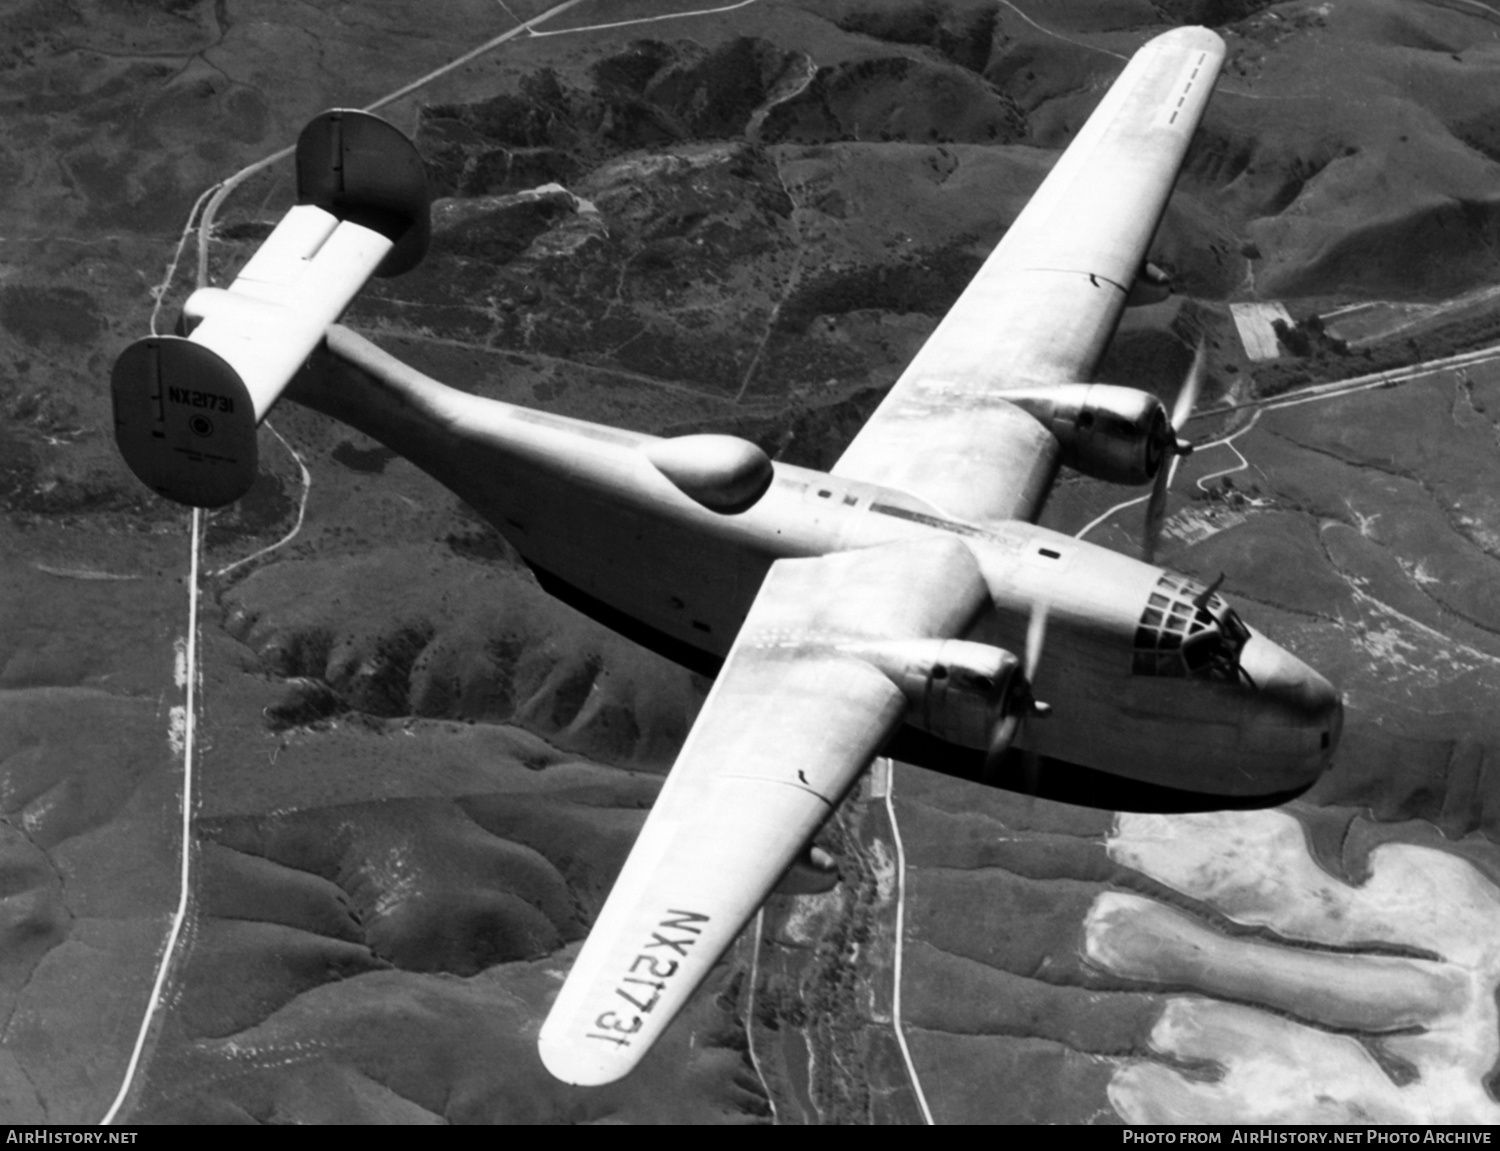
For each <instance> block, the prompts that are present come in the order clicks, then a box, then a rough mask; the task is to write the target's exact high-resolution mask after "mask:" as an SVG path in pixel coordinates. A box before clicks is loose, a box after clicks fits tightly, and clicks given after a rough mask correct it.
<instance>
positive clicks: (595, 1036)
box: [538, 538, 988, 1085]
mask: <svg viewBox="0 0 1500 1151" xmlns="http://www.w3.org/2000/svg"><path fill="white" fill-rule="evenodd" d="M987 596H988V593H987V591H986V588H985V584H984V581H983V579H982V578H981V576H980V573H979V569H978V565H977V564H976V562H975V560H974V557H973V555H972V553H970V552H969V550H968V549H967V548H966V547H964V546H963V544H962V543H960V542H957V541H956V540H953V539H951V538H948V539H942V538H939V539H935V540H923V541H919V542H916V543H909V544H893V545H888V546H884V547H877V548H871V549H867V550H862V551H855V552H842V553H836V554H833V555H828V556H823V557H819V558H815V559H792V560H780V561H778V562H777V563H776V564H775V565H773V567H772V568H771V572H770V574H769V575H768V576H767V578H766V582H765V584H764V586H763V587H762V589H761V592H760V595H759V597H758V598H757V599H756V601H755V604H754V606H753V607H752V609H751V611H750V614H749V617H748V618H747V619H746V621H745V625H744V627H743V628H742V629H741V631H740V635H739V639H738V640H737V641H736V643H735V645H734V647H733V649H732V650H731V651H730V654H729V658H728V660H727V661H726V662H725V665H724V669H723V671H722V672H720V674H719V677H718V680H717V681H716V682H715V684H714V688H713V691H712V692H711V693H710V694H709V697H708V700H707V701H706V702H705V703H704V705H703V711H702V712H701V713H700V715H699V716H698V720H697V723H696V724H695V726H694V727H693V731H692V733H691V734H690V735H689V737H688V740H687V742H686V744H685V745H684V746H683V749H682V753H681V754H680V755H679V756H678V758H677V762H676V765H675V766H674V767H673V768H672V772H671V775H670V776H669V777H668V779H667V782H666V783H665V785H664V786H663V787H662V791H661V795H660V797H659V798H658V800H657V802H656V804H655V806H654V807H653V808H652V811H651V815H650V817H649V818H648V819H647V820H646V824H645V827H644V828H643V829H642V831H641V834H640V838H639V839H638V840H637V841H636V844H635V847H634V849H633V850H632V851H631V854H630V857H629V859H628V860H627V861H626V863H625V867H624V869H623V870H622V871H621V873H620V877H619V879H618V880H617V881H616V882H615V886H614V888H613V890H612V891H611V892H610V894H609V898H608V899H607V900H606V902H605V905H604V908H603V910H602V911H601V912H600V914H599V918H598V920H597V921H596V922H595V924H594V927H593V930H592V931H591V932H590V934H589V937H588V940H587V941H586V942H585V944H584V946H583V950H582V951H581V952H580V954H579V956H578V960H577V962H576V963H575V964H574V966H573V970H572V972H571V973H570V974H569V976H568V979H567V982H566V983H565V984H564V985H563V988H562V991H561V992H560V993H559V995H558V997H557V1001H556V1003H555V1004H554V1005H553V1008H552V1011H551V1013H550V1014H549V1015H548V1017H547V1021H546V1022H545V1024H543V1026H542V1030H541V1035H540V1037H539V1041H538V1042H539V1047H540V1050H541V1055H542V1061H543V1062H544V1063H545V1064H546V1065H547V1069H548V1070H549V1071H551V1072H552V1074H553V1075H555V1076H557V1077H558V1078H559V1079H562V1080H565V1081H566V1082H569V1083H579V1084H587V1085H594V1084H601V1083H608V1082H611V1081H613V1080H615V1079H618V1078H620V1077H621V1076H623V1075H624V1074H626V1073H627V1072H628V1071H629V1070H630V1069H631V1068H632V1067H634V1066H635V1064H636V1063H637V1062H638V1061H639V1060H640V1059H641V1057H642V1056H643V1055H644V1054H645V1052H646V1051H647V1049H648V1048H649V1047H650V1046H651V1044H652V1042H653V1041H654V1040H655V1039H656V1037H657V1036H658V1035H660V1034H661V1032H662V1031H663V1030H664V1029H665V1028H666V1026H667V1024H668V1023H670V1022H671V1020H672V1018H673V1016H674V1015H676V1014H677V1012H678V1010H679V1009H680V1008H681V1007H682V1005H683V1004H684V1003H685V1002H686V1001H687V999H688V997H689V995H691V993H692V992H693V990H694V989H695V988H696V987H697V986H698V984H699V983H701V982H702V981H703V979H704V977H705V976H706V975H707V974H708V972H709V970H710V969H711V968H712V967H713V965H714V963H715V962H716V961H717V960H718V958H719V956H720V955H721V954H722V953H723V952H724V950H725V949H726V948H727V947H728V946H729V945H730V944H731V943H732V942H733V941H734V939H735V936H736V935H738V934H739V931H740V929H741V928H742V927H743V926H744V925H745V923H746V922H747V921H748V920H749V919H750V917H751V916H752V915H754V914H755V911H756V909H757V908H759V906H760V905H761V903H762V902H764V900H765V898H766V896H767V895H768V894H770V892H771V890H772V888H773V887H775V885H776V883H777V881H778V880H779V879H780V878H781V876H782V874H783V873H784V872H785V871H786V869H787V868H788V866H790V865H791V864H792V862H793V861H794V860H795V859H796V858H797V856H798V855H799V854H800V853H801V851H802V850H803V848H804V846H805V845H806V844H807V843H808V842H809V841H810V840H811V839H812V837H813V835H814V834H815V833H816V832H817V830H818V828H819V827H820V826H821V825H822V823H823V821H824V820H825V819H827V817H828V816H829V814H830V813H831V812H832V811H833V809H834V807H835V806H836V805H837V804H838V802H839V800H840V799H841V798H842V797H843V795H844V793H845V792H846V791H847V790H848V789H849V787H850V786H851V785H852V784H853V782H854V780H855V779H856V778H857V776H858V775H859V773H860V772H861V771H862V770H863V769H864V768H865V767H866V765H867V764H868V763H869V762H870V760H871V758H872V757H873V756H874V755H875V753H876V751H877V750H878V749H879V747H880V745H881V743H882V742H883V741H884V740H885V738H886V736H887V735H888V734H889V733H890V732H892V731H893V730H894V729H895V728H896V726H897V725H898V724H899V723H900V722H901V720H902V717H903V716H904V714H905V712H906V707H907V703H906V697H905V696H903V695H902V693H901V692H900V690H898V689H897V687H896V686H895V684H894V683H893V682H892V680H891V679H889V678H888V677H887V676H886V674H885V673H883V672H881V671H879V670H877V669H876V668H875V667H874V666H872V665H871V664H870V663H869V662H866V661H865V660H863V659H861V658H859V657H858V656H857V655H854V654H850V649H851V648H856V647H857V646H858V645H859V643H860V642H862V641H863V642H868V641H872V640H873V641H882V640H891V639H894V640H901V639H917V638H939V637H951V636H954V635H956V634H958V632H960V631H961V630H962V629H963V628H964V627H965V626H966V625H967V624H968V622H969V621H970V620H971V619H972V617H973V616H974V615H975V613H976V612H978V611H979V609H980V608H981V606H982V605H983V604H984V603H985V602H986V601H987Z"/></svg>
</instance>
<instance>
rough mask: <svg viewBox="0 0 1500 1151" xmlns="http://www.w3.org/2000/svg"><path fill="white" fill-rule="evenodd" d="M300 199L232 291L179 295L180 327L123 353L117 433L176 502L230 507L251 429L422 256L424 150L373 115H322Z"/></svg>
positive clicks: (114, 385) (248, 469)
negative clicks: (355, 310) (334, 335)
mask: <svg viewBox="0 0 1500 1151" xmlns="http://www.w3.org/2000/svg"><path fill="white" fill-rule="evenodd" d="M296 163H297V204H296V206H295V207H294V208H292V209H291V210H290V211H289V212H288V213H287V214H286V215H285V216H284V217H283V218H282V220H281V222H280V223H279V224H277V225H276V228H275V230H274V231H272V232H271V234H270V235H269V236H268V237H267V238H266V241H265V243H264V244H262V245H261V247H260V249H259V250H258V251H257V252H256V253H255V255H254V256H253V257H252V258H251V260H250V262H249V263H248V264H246V265H245V267H244V269H243V270H242V271H241V272H240V274H239V275H238V276H237V277H236V278H235V280H234V282H233V283H232V284H230V286H229V287H228V289H222V288H201V289H199V290H198V291H197V292H194V293H193V295H191V296H190V297H188V300H187V302H186V304H184V306H183V323H182V326H183V328H184V329H186V331H187V332H188V333H190V334H186V335H183V336H147V337H145V338H143V339H140V340H137V341H136V342H135V343H133V344H131V345H130V346H129V347H128V348H126V349H125V351H124V352H123V353H121V355H120V358H119V359H118V360H116V361H115V366H114V372H113V375H112V377H111V380H110V390H111V394H112V398H113V401H114V416H115V440H116V442H117V443H118V445H119V448H120V454H121V455H122V456H124V457H125V462H126V463H127V464H129V465H130V469H131V471H133V472H134V473H135V474H136V476H137V477H138V478H139V479H140V480H141V481H142V482H144V483H145V484H146V486H147V487H149V488H151V489H152V490H153V491H155V492H157V493H158V494H160V495H163V496H166V497H167V498H168V499H172V500H176V501H177V502H178V503H183V504H189V505H192V506H196V507H208V508H212V507H221V506H223V505H224V504H228V503H232V502H234V501H235V500H237V499H239V498H240V497H241V496H243V495H244V494H245V493H246V492H247V491H248V490H249V489H250V485H251V484H253V483H254V482H255V476H256V471H257V458H256V437H255V431H256V428H257V427H259V426H260V422H261V421H262V420H263V419H265V417H266V414H267V413H268V412H269V411H270V410H271V408H272V406H273V405H274V404H275V403H276V401H277V399H279V398H280V396H281V393H282V392H283V391H285V390H286V387H287V385H288V384H289V383H290V382H291V380H292V377H293V376H294V375H295V374H296V373H297V370H298V369H299V368H301V367H302V365H303V363H304V362H305V361H306V360H307V357H308V356H309V355H310V354H311V353H312V351H313V349H314V348H315V347H316V346H317V345H318V343H319V341H321V340H322V339H323V334H324V332H325V331H326V329H327V328H328V325H329V324H331V323H333V322H334V321H335V320H336V319H338V317H339V315H340V314H341V313H342V312H343V311H344V309H345V308H347V307H348V306H349V302H350V301H351V300H352V299H353V298H354V296H355V294H356V293H357V292H358V291H359V290H360V288H362V287H363V286H364V284H365V281H366V280H368V279H369V278H370V277H371V276H372V275H380V276H390V275H396V274H398V273H400V272H404V271H406V270H408V269H409V268H412V267H414V266H415V265H416V264H418V263H419V262H420V261H421V259H422V257H423V255H425V254H426V250H427V244H428V238H429V236H430V234H431V224H430V222H429V215H428V193H427V178H426V174H425V171H424V169H423V166H422V160H421V157H420V156H418V155H417V152H416V149H414V148H413V147H412V145H411V143H410V142H409V141H408V140H407V139H406V137H405V136H403V135H402V134H401V133H400V132H399V131H398V130H397V129H395V128H394V127H392V126H391V125H390V124H388V123H386V122H385V121H384V120H381V119H379V118H378V117H376V116H371V115H369V114H368V113H365V112H355V111H348V110H334V111H330V112H325V113H323V114H322V115H321V116H318V117H317V118H316V119H314V120H313V121H312V122H311V123H309V124H308V125H307V127H306V128H304V129H303V130H302V135H301V136H300V137H299V138H298V140H297V157H296Z"/></svg>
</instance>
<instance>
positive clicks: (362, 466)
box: [333, 440, 396, 475]
mask: <svg viewBox="0 0 1500 1151" xmlns="http://www.w3.org/2000/svg"><path fill="white" fill-rule="evenodd" d="M333 458H334V459H335V460H336V461H337V462H338V463H341V464H343V465H344V466H345V467H346V468H348V469H350V470H351V471H356V472H362V473H364V474H365V475H380V474H381V473H382V472H384V471H385V465H386V464H388V463H390V462H391V461H392V460H393V459H395V458H396V453H395V451H394V450H392V449H391V448H388V447H385V446H384V445H382V444H376V445H375V446H374V447H370V448H357V447H355V446H354V441H353V440H340V441H339V445H338V447H336V448H334V449H333Z"/></svg>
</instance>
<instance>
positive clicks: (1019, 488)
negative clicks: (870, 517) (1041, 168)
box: [834, 28, 1224, 522]
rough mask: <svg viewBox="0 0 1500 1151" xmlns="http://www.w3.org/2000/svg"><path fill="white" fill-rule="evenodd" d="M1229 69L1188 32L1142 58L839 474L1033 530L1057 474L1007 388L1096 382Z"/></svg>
mask: <svg viewBox="0 0 1500 1151" xmlns="http://www.w3.org/2000/svg"><path fill="white" fill-rule="evenodd" d="M1223 58H1224V45H1223V42H1222V41H1221V40H1220V39H1219V37H1218V36H1216V35H1215V34H1214V33H1212V32H1210V31H1208V30H1207V29H1203V28H1179V29H1176V30H1174V31H1172V32H1168V33H1166V34H1165V35H1163V36H1159V37H1157V38H1156V39H1155V40H1152V41H1151V42H1150V43H1149V44H1147V45H1146V46H1145V47H1144V48H1142V49H1141V50H1140V51H1139V52H1138V53H1136V55H1135V56H1134V57H1133V58H1132V59H1131V61H1130V63H1129V64H1128V65H1127V66H1126V68H1125V70H1124V71H1123V72H1122V73H1121V74H1120V76H1119V78H1118V79H1117V80H1116V81H1115V83H1114V85H1113V86H1112V87H1111V88H1110V90H1109V92H1108V93H1107V94H1106V95H1105V97H1104V99H1103V100H1102V101H1101V102H1100V104H1099V106H1098V107H1097V108H1096V109H1095V110H1094V113H1093V115H1091V116H1090V117H1089V119H1088V121H1087V123H1085V124H1084V126H1083V128H1082V129H1080V130H1079V132H1078V135H1077V137H1076V138H1075V139H1074V140H1073V143H1072V144H1071V145H1070V146H1069V147H1068V149H1067V151H1066V152H1065V153H1064V154H1063V156H1062V157H1061V158H1060V159H1059V160H1058V161H1057V164H1056V165H1055V166H1054V167H1053V169H1052V171H1051V172H1050V173H1049V174H1048V176H1047V178H1046V179H1045V180H1044V181H1043V183H1042V185H1041V187H1040V188H1039V189H1038V190H1037V192H1036V195H1035V196H1033V197H1032V199H1031V201H1030V202H1029V203H1028V204H1027V205H1026V208H1025V209H1024V210H1023V211H1022V212H1021V214H1020V216H1018V217H1017V218H1016V221H1015V223H1014V224H1012V225H1011V227H1010V229H1009V231H1007V232H1006V234H1005V236H1004V237H1003V238H1002V240H1001V241H1000V244H999V245H998V246H997V247H996V248H995V251H994V252H993V253H992V254H991V255H990V257H989V259H988V260H987V261H986V262H985V264H984V266H983V267H982V268H981V269H980V272H979V274H978V275H977V276H976V277H975V278H974V280H973V282H972V283H970V285H969V286H968V288H966V289H965V291H964V292H963V294H962V295H961V296H960V297H959V299H958V301H957V302H956V303H955V304H954V306H953V308H952V309H951V310H950V311H949V313H948V315H947V316H946V317H945V318H944V319H943V321H942V323H940V324H939V325H938V327H937V330H936V331H934V332H933V334H932V336H931V337H930V338H929V339H928V341H927V343H926V344H925V345H924V346H923V348H922V350H921V351H920V352H918V353H917V356H916V358H915V359H913V360H912V362H911V364H910V365H909V366H908V368H907V369H906V371H905V372H904V373H903V374H902V376H901V378H900V379H899V380H898V381H897V382H896V385H895V387H894V388H892V390H891V392H890V394H889V395H888V396H887V397H886V399H885V400H884V402H882V404H881V405H880V407H879V408H878V409H877V410H876V412H875V414H874V416H872V417H871V419H870V421H869V423H868V424H866V425H865V428H864V430H863V431H861V432H860V434H859V435H858V436H856V437H855V439H854V441H853V443H852V444H851V445H850V446H849V449H848V450H847V451H846V452H845V453H844V455H843V457H842V458H841V459H840V460H839V462H838V464H837V466H836V467H835V468H834V473H835V474H837V475H843V476H849V477H850V478H853V479H860V480H867V481H871V482H875V483H882V484H887V485H889V486H891V487H895V488H899V489H901V490H904V491H908V492H910V493H912V494H913V495H917V496H920V497H922V498H924V499H926V500H928V501H930V502H931V503H933V504H935V505H937V506H938V507H940V508H942V509H943V510H944V511H946V512H947V513H948V514H950V515H952V516H955V517H957V518H960V519H966V520H971V521H977V522H985V521H994V520H1004V519H1026V520H1029V519H1033V518H1035V516H1036V514H1037V513H1038V512H1039V511H1040V509H1041V504H1042V501H1043V499H1044V498H1045V497H1046V493H1047V489H1048V487H1049V486H1050V484H1051V482H1052V478H1053V475H1054V473H1055V471H1056V468H1057V455H1058V449H1057V444H1056V441H1054V440H1053V439H1052V437H1051V435H1050V433H1048V432H1046V431H1045V430H1044V429H1043V428H1042V427H1041V426H1040V424H1038V423H1037V421H1035V420H1034V419H1032V418H1031V417H1030V416H1028V415H1026V414H1025V413H1024V412H1021V411H1020V410H1019V409H1017V408H1016V407H1014V406H1013V405H1011V404H1009V403H1006V402H1005V400H1004V391H1005V389H1007V388H1011V387H1028V386H1035V385H1037V384H1046V383H1070V382H1079V381H1086V380H1089V379H1091V378H1092V376H1093V372H1094V369H1095V367H1096V366H1097V365H1098V362H1099V359H1100V358H1101V357H1102V355H1103V354H1104V350H1105V347H1106V346H1107V344H1108V342H1109V339H1110V337H1111V335H1113V333H1114V329H1115V325H1116V324H1117V323H1118V321H1119V318H1120V312H1121V310H1122V309H1123V308H1124V306H1125V297H1126V296H1127V295H1128V294H1129V291H1130V288H1131V285H1132V283H1133V282H1134V280H1135V277H1136V274H1137V272H1138V271H1139V269H1140V268H1141V265H1142V263H1143V262H1144V260H1145V257H1146V251H1147V247H1148V245H1149V244H1150V242H1151V238H1152V236H1153V235H1154V234H1155V232H1156V228H1157V225H1158V224H1159V223H1160V220H1161V216H1162V213H1163V212H1164V211H1165V209H1166V204H1167V200H1168V198H1169V197H1170V195H1171V191H1172V185H1173V183H1174V182H1175V181H1176V178H1177V173H1178V170H1179V169H1180V168H1181V166H1182V161H1183V157H1184V156H1185V155H1186V153H1187V148H1188V144H1189V143H1190V142H1191V140H1192V136H1193V132H1194V130H1195V129H1196V128H1197V125H1198V121H1199V120H1200V119H1201V118H1202V115H1203V109H1204V107H1205V106H1206V105H1207V103H1208V98H1209V95H1210V94H1211V92H1212V90H1213V85H1214V81H1215V79H1216V78H1217V76H1218V72H1219V66H1220V64H1221V63H1222V61H1223Z"/></svg>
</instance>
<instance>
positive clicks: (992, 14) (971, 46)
mask: <svg viewBox="0 0 1500 1151" xmlns="http://www.w3.org/2000/svg"><path fill="white" fill-rule="evenodd" d="M998 20H999V9H998V7H997V6H996V5H993V4H981V5H970V6H967V7H961V8H955V7H954V6H953V5H951V4H944V3H941V2H940V0H923V2H922V3H917V4H910V5H907V6H905V7H887V8H858V9H855V10H854V11H852V12H849V13H846V14H845V15H844V16H843V17H842V18H841V19H840V20H839V21H838V26H839V27H840V28H842V29H843V30H844V31H845V32H854V33H857V34H858V35H861V36H870V37H873V38H874V39H876V40H884V41H885V42H887V43H889V44H912V45H916V46H918V47H922V48H932V49H934V50H935V51H937V52H940V53H942V54H943V55H944V56H945V57H947V58H948V59H949V60H951V61H953V63H955V64H957V65H958V66H959V67H960V68H967V69H969V71H971V72H983V71H984V70H985V67H986V65H988V64H989V60H990V50H991V48H992V46H993V44H994V40H995V27H996V24H997V23H998Z"/></svg>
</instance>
